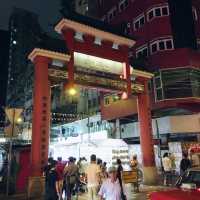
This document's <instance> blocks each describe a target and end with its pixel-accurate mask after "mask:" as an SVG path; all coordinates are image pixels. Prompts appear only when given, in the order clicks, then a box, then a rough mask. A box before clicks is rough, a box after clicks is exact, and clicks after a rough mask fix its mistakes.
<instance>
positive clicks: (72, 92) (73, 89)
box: [68, 87, 77, 96]
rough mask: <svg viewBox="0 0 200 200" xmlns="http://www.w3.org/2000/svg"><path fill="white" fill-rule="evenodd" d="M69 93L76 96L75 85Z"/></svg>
mask: <svg viewBox="0 0 200 200" xmlns="http://www.w3.org/2000/svg"><path fill="white" fill-rule="evenodd" d="M68 93H69V95H70V96H74V95H76V94H77V91H76V89H75V88H74V87H71V88H69V90H68Z"/></svg>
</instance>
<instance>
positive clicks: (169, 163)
mask: <svg viewBox="0 0 200 200" xmlns="http://www.w3.org/2000/svg"><path fill="white" fill-rule="evenodd" d="M162 167H163V172H164V185H166V186H169V185H172V183H173V180H172V178H173V176H172V175H174V174H175V170H176V163H175V157H174V156H173V154H171V153H167V152H166V153H164V155H163V158H162ZM191 167H192V162H191V161H190V159H189V158H188V155H187V153H183V158H182V160H181V162H180V175H183V174H184V173H185V171H186V170H187V169H189V168H191Z"/></svg>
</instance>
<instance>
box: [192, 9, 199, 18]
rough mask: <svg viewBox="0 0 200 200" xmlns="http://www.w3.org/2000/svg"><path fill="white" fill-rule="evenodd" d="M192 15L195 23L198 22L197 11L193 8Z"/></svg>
mask: <svg viewBox="0 0 200 200" xmlns="http://www.w3.org/2000/svg"><path fill="white" fill-rule="evenodd" d="M192 15H193V19H194V20H195V21H197V20H198V16H197V10H196V8H195V7H192Z"/></svg>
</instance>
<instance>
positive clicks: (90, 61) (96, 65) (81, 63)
mask: <svg viewBox="0 0 200 200" xmlns="http://www.w3.org/2000/svg"><path fill="white" fill-rule="evenodd" d="M74 64H75V66H78V67H82V68H87V69H91V70H96V71H100V72H104V73H105V72H106V73H112V74H117V75H121V74H123V66H124V63H121V62H117V61H113V60H109V59H104V58H100V57H96V56H91V55H87V54H83V53H78V52H74Z"/></svg>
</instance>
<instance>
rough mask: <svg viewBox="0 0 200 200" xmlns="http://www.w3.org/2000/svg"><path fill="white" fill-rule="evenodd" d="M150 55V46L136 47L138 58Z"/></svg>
mask: <svg viewBox="0 0 200 200" xmlns="http://www.w3.org/2000/svg"><path fill="white" fill-rule="evenodd" d="M147 56H148V47H147V45H145V46H143V47H140V48H138V49H136V58H139V57H147Z"/></svg>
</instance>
